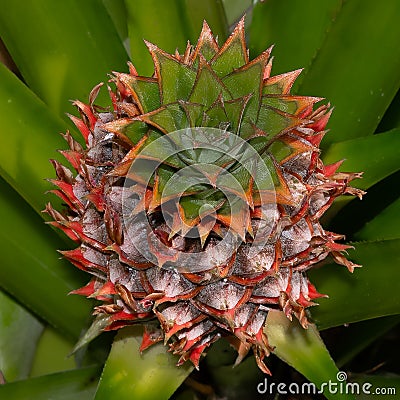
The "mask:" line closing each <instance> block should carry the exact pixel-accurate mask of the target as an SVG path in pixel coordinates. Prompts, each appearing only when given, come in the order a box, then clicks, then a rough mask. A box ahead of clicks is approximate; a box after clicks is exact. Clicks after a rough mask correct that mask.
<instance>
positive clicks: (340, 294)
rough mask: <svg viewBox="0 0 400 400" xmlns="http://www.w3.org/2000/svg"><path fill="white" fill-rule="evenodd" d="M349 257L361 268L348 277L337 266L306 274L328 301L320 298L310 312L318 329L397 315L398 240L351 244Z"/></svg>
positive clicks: (399, 285)
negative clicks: (395, 294)
mask: <svg viewBox="0 0 400 400" xmlns="http://www.w3.org/2000/svg"><path fill="white" fill-rule="evenodd" d="M354 247H355V250H349V258H350V259H351V260H353V261H354V262H356V263H358V264H361V265H363V267H362V268H360V269H356V270H355V271H354V273H353V274H350V273H349V272H348V271H347V270H346V269H345V268H343V267H339V266H337V265H325V266H324V267H323V268H320V269H316V270H313V271H310V273H309V275H310V279H311V281H312V282H313V283H314V284H315V285H316V286H317V287H318V290H319V291H320V292H321V293H325V294H327V295H329V299H320V300H319V301H318V302H319V304H320V305H319V306H317V307H314V308H313V309H312V317H313V319H314V320H315V322H316V324H317V326H318V328H319V329H326V328H330V327H332V326H338V325H342V324H346V323H350V322H356V321H363V320H366V319H371V318H377V317H382V316H385V315H392V314H399V310H400V297H399V296H391V297H390V301H388V294H389V293H399V292H400V269H399V268H398V265H399V261H400V240H399V239H396V240H385V241H376V242H364V243H354Z"/></svg>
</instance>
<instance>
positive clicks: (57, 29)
mask: <svg viewBox="0 0 400 400" xmlns="http://www.w3.org/2000/svg"><path fill="white" fill-rule="evenodd" d="M0 7H1V10H2V11H1V14H0V36H1V37H2V39H3V41H4V43H5V45H6V46H7V49H8V50H9V52H10V54H11V55H12V57H13V59H14V61H15V62H16V64H17V66H18V67H19V69H20V71H21V73H22V75H23V77H24V79H25V81H26V82H27V84H28V85H29V86H30V87H31V88H32V90H33V91H34V92H35V93H36V94H37V95H38V96H39V97H40V98H41V99H42V100H43V101H44V102H45V103H46V104H47V105H48V106H49V107H50V108H51V109H52V110H53V111H54V112H55V113H56V114H57V115H64V114H65V112H66V111H70V110H71V105H70V104H69V100H71V99H77V98H78V99H84V100H86V98H87V96H88V93H89V92H90V90H91V89H92V87H94V86H95V85H96V84H97V83H99V82H101V81H104V80H106V79H107V74H108V73H109V72H110V71H112V70H123V69H126V68H127V67H126V61H127V59H128V56H127V54H126V51H125V49H124V47H123V45H122V42H121V40H120V38H119V37H118V34H117V32H116V30H115V28H114V26H113V23H112V21H111V18H110V16H109V15H108V13H107V11H106V9H105V8H104V5H103V3H102V2H101V1H95V0H89V1H79V0H68V1H51V0H39V1H28V2H18V1H13V2H10V1H7V0H1V1H0ZM105 92H106V91H104V95H105V94H106V93H105ZM101 96H102V95H101ZM101 99H102V100H104V99H105V97H104V98H101Z"/></svg>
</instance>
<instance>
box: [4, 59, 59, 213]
mask: <svg viewBox="0 0 400 400" xmlns="http://www.w3.org/2000/svg"><path fill="white" fill-rule="evenodd" d="M0 81H1V85H0V118H1V129H0V137H1V143H2V145H1V146H0V174H1V176H2V177H3V178H4V179H5V180H6V181H7V182H8V183H9V184H11V185H12V186H13V187H14V188H15V189H16V190H17V191H18V193H20V194H21V195H22V197H23V198H24V199H25V200H26V201H27V202H28V204H30V205H31V206H32V207H33V208H34V209H35V210H36V211H37V212H40V210H42V209H43V208H44V203H45V201H46V199H45V197H44V193H45V192H46V190H49V189H50V188H51V185H50V184H49V183H48V182H46V181H45V178H48V177H52V176H54V171H53V168H52V166H51V164H50V162H49V159H50V158H55V159H57V158H58V159H61V158H60V157H59V155H58V154H57V152H56V150H57V149H59V148H65V142H64V141H63V139H62V137H61V135H59V133H60V132H63V131H65V130H66V124H65V123H63V121H62V120H61V119H59V118H57V117H55V116H54V115H53V114H52V113H51V112H50V111H49V109H48V108H47V107H46V106H45V104H43V103H42V102H41V101H40V100H39V99H38V98H37V97H36V96H35V95H34V94H33V93H32V92H31V91H30V90H29V89H28V88H27V87H26V86H25V85H24V84H23V83H22V82H21V81H19V79H18V78H17V77H16V76H15V75H14V74H13V73H11V72H10V71H9V70H8V69H7V68H6V67H4V65H2V64H1V63H0Z"/></svg>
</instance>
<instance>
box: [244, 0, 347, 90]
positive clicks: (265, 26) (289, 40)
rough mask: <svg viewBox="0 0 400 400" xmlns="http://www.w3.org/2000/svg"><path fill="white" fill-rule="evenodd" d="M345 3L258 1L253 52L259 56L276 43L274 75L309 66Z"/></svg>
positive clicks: (330, 0) (326, 0)
mask: <svg viewBox="0 0 400 400" xmlns="http://www.w3.org/2000/svg"><path fill="white" fill-rule="evenodd" d="M342 3H343V2H342V0H324V1H314V0H291V1H290V3H288V2H287V1H282V0H269V1H265V2H258V3H257V4H256V6H255V7H254V10H253V19H252V22H251V25H250V27H249V28H250V29H249V38H250V43H249V46H250V52H251V55H252V56H253V57H255V56H257V55H258V54H260V53H261V52H262V51H263V50H265V49H266V48H268V47H269V46H271V44H274V45H275V47H274V52H273V54H274V64H273V71H274V74H281V73H284V72H288V71H292V70H295V69H298V68H307V67H308V66H309V65H310V63H311V60H312V59H313V57H314V56H315V54H316V52H317V51H318V50H319V49H320V47H321V45H322V43H323V40H324V37H325V36H326V33H327V32H328V31H329V27H330V26H331V24H332V22H333V20H334V18H335V15H336V14H337V13H338V11H339V10H340V8H341V6H342ZM299 79H301V77H300V78H299ZM318 90H319V89H318ZM315 93H318V95H319V94H321V93H320V92H319V91H316V92H315ZM315 93H314V94H315Z"/></svg>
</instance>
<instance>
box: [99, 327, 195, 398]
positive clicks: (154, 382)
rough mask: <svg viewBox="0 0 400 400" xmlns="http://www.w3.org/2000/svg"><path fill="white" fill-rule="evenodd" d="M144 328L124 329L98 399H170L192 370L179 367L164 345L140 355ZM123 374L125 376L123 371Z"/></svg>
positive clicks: (113, 350) (102, 380) (100, 388)
mask: <svg viewBox="0 0 400 400" xmlns="http://www.w3.org/2000/svg"><path fill="white" fill-rule="evenodd" d="M141 336H142V328H141V327H139V326H135V327H131V328H124V329H123V330H121V331H120V332H119V333H118V335H117V337H116V339H115V340H114V343H113V346H112V349H111V352H110V355H109V357H108V360H107V362H106V365H105V368H104V371H103V374H102V376H101V378H100V384H99V387H98V389H97V392H96V396H95V400H109V399H111V398H115V399H119V400H131V399H141V400H152V399H158V400H163V399H165V400H167V399H169V398H170V396H171V395H172V394H173V393H174V392H175V390H176V389H177V388H178V387H179V386H180V385H181V384H182V382H183V381H184V379H185V378H186V377H187V376H188V375H189V374H190V372H191V371H192V369H193V366H191V365H187V364H186V365H183V366H181V367H177V366H176V365H175V364H176V362H177V359H176V357H175V356H174V355H172V354H171V353H169V352H168V351H167V348H166V347H165V346H163V345H162V344H161V343H157V344H155V345H153V346H151V347H150V348H149V349H147V350H145V351H144V352H143V354H142V355H141V354H140V352H139V347H140V343H141ZM121 371H123V373H122V372H121Z"/></svg>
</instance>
